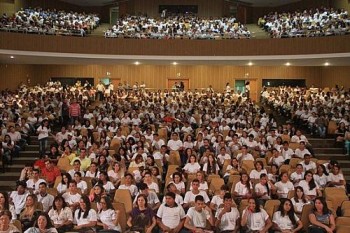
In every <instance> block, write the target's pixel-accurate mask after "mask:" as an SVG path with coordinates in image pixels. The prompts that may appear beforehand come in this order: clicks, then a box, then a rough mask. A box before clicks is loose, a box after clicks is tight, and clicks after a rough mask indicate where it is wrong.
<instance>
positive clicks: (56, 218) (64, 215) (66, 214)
mask: <svg viewBox="0 0 350 233" xmlns="http://www.w3.org/2000/svg"><path fill="white" fill-rule="evenodd" d="M49 217H50V219H51V220H52V221H53V223H54V224H58V225H60V224H62V223H64V222H65V221H67V220H68V221H72V222H73V213H72V210H71V208H69V207H68V206H66V207H65V208H64V209H62V210H61V212H60V213H59V214H58V212H57V210H54V209H53V208H52V209H50V211H49Z"/></svg>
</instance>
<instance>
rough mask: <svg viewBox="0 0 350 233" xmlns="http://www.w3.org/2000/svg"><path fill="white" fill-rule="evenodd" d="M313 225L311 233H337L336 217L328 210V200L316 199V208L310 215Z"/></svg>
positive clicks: (310, 228)
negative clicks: (335, 232)
mask: <svg viewBox="0 0 350 233" xmlns="http://www.w3.org/2000/svg"><path fill="white" fill-rule="evenodd" d="M309 220H310V223H311V225H310V226H309V232H310V233H332V232H334V231H335V220H334V215H333V214H332V212H331V211H330V210H329V209H328V207H327V203H326V200H325V199H324V198H323V197H316V199H315V200H314V208H313V210H312V212H311V213H310V214H309Z"/></svg>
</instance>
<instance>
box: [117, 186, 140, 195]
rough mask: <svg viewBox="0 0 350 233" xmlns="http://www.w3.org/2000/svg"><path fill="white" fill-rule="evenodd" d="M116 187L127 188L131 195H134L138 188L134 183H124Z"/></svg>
mask: <svg viewBox="0 0 350 233" xmlns="http://www.w3.org/2000/svg"><path fill="white" fill-rule="evenodd" d="M118 189H128V190H129V191H130V194H131V196H133V197H134V196H136V195H137V192H138V189H137V187H136V185H134V184H132V185H130V186H126V185H125V184H122V185H119V187H118Z"/></svg>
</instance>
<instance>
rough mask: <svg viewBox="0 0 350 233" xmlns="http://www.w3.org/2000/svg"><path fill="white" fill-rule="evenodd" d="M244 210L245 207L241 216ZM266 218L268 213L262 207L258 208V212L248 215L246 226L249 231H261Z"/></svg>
mask: <svg viewBox="0 0 350 233" xmlns="http://www.w3.org/2000/svg"><path fill="white" fill-rule="evenodd" d="M246 211H247V209H245V210H244V211H243V214H242V216H244V214H245V212H246ZM267 219H269V215H268V214H267V213H266V211H265V210H264V209H260V212H257V213H252V214H250V215H248V221H247V227H248V229H249V230H251V231H261V230H262V229H264V227H265V223H266V221H267Z"/></svg>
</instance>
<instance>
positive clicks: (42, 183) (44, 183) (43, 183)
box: [39, 182, 47, 187]
mask: <svg viewBox="0 0 350 233" xmlns="http://www.w3.org/2000/svg"><path fill="white" fill-rule="evenodd" d="M40 185H44V186H45V187H47V184H46V182H41V183H40V184H39V186H40Z"/></svg>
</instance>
